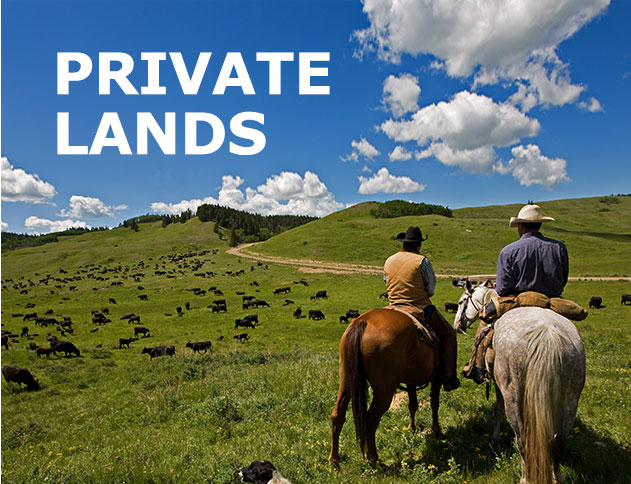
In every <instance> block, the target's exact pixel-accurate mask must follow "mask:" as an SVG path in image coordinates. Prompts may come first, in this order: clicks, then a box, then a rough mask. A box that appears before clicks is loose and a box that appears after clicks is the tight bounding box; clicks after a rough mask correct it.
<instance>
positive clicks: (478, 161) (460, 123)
mask: <svg viewBox="0 0 631 484" xmlns="http://www.w3.org/2000/svg"><path fill="white" fill-rule="evenodd" d="M379 128H380V129H381V131H383V132H384V133H385V134H386V135H387V136H388V137H390V138H392V139H394V140H395V141H397V142H408V141H416V143H417V144H418V146H419V147H420V148H421V150H420V151H419V152H417V153H416V158H417V159H422V158H426V157H428V156H435V157H436V158H437V159H438V160H439V161H440V162H442V163H443V164H445V165H448V166H459V167H461V168H462V169H463V170H465V171H468V172H470V173H490V172H491V171H492V167H493V163H494V162H495V159H496V155H495V151H494V147H495V146H510V145H511V144H515V143H517V142H518V141H519V140H520V139H521V138H522V137H532V136H536V135H537V134H538V133H539V130H540V129H541V125H540V124H539V122H538V121H537V120H536V119H532V118H529V117H528V116H526V115H525V114H523V113H522V112H520V111H519V110H518V109H517V108H515V107H514V106H513V105H511V104H507V103H496V102H494V101H493V100H492V99H491V98H489V97H487V96H482V95H479V94H475V93H471V92H468V91H461V92H459V93H457V94H456V95H455V96H454V97H453V99H452V100H451V101H449V102H444V101H441V102H439V103H438V104H431V105H429V106H425V107H423V108H421V109H420V110H419V111H417V112H416V113H414V114H413V115H412V118H411V119H410V120H401V121H395V120H392V119H390V120H388V121H385V122H383V123H382V124H381V126H380V127H379ZM393 153H394V152H393Z"/></svg>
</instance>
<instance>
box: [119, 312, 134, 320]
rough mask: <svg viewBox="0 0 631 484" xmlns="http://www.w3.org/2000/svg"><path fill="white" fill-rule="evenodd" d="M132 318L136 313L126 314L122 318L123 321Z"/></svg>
mask: <svg viewBox="0 0 631 484" xmlns="http://www.w3.org/2000/svg"><path fill="white" fill-rule="evenodd" d="M132 316H134V313H129V314H125V315H124V316H121V319H129V318H131V317H132Z"/></svg>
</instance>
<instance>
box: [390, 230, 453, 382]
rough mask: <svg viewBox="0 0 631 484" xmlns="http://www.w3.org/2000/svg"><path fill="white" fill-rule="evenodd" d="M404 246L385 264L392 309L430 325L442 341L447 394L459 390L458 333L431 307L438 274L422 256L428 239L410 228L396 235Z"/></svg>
mask: <svg viewBox="0 0 631 484" xmlns="http://www.w3.org/2000/svg"><path fill="white" fill-rule="evenodd" d="M397 240H398V241H400V242H403V247H402V248H401V250H400V251H399V252H397V253H396V254H394V255H392V256H390V257H388V259H387V260H386V263H385V265H384V268H383V270H384V278H385V281H386V289H387V292H388V300H389V301H390V306H391V307H393V308H394V309H400V310H402V311H404V312H407V313H409V314H411V315H412V316H414V317H415V318H416V319H418V320H419V321H421V322H422V323H423V324H427V325H428V326H429V327H431V329H432V330H433V331H434V333H435V334H436V336H437V337H438V339H439V349H440V351H439V353H440V371H441V375H440V378H441V380H442V382H443V388H444V389H445V391H451V390H455V389H456V388H458V386H459V385H460V381H459V380H458V377H457V376H456V351H457V343H456V332H455V330H454V329H453V328H452V327H451V325H450V324H449V323H448V322H447V320H445V318H444V317H443V316H442V314H440V312H438V310H437V309H436V307H435V306H434V305H433V304H432V302H431V300H430V297H432V296H433V295H434V289H435V287H436V274H435V273H434V269H433V267H432V263H431V262H430V261H429V259H428V258H427V257H425V256H423V255H422V254H421V253H420V250H421V245H422V243H423V241H424V240H427V237H425V238H423V233H422V231H421V229H420V228H418V227H409V228H408V229H407V231H406V232H401V233H400V234H398V235H397Z"/></svg>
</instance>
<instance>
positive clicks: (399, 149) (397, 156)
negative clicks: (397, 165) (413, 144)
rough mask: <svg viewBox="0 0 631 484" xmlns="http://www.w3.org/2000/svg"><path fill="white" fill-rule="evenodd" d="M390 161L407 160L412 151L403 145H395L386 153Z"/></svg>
mask: <svg viewBox="0 0 631 484" xmlns="http://www.w3.org/2000/svg"><path fill="white" fill-rule="evenodd" d="M388 158H390V161H407V160H409V159H410V158H412V153H410V152H409V151H408V150H406V149H405V148H404V147H403V146H401V145H397V146H395V147H394V149H393V150H392V151H391V152H390V154H389V155H388Z"/></svg>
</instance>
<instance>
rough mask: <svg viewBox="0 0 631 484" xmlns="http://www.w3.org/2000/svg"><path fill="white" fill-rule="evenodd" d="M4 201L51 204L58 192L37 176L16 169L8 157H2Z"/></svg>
mask: <svg viewBox="0 0 631 484" xmlns="http://www.w3.org/2000/svg"><path fill="white" fill-rule="evenodd" d="M1 163H2V200H4V201H5V202H31V203H50V202H49V199H51V198H52V197H54V196H55V195H56V194H57V192H56V191H55V187H54V186H52V185H51V184H50V183H48V182H45V181H43V180H41V179H40V178H39V176H38V175H36V174H34V173H33V174H31V173H27V172H25V171H24V170H22V169H21V168H15V167H14V166H13V165H11V163H9V160H8V158H7V157H6V156H3V157H2V160H1Z"/></svg>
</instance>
